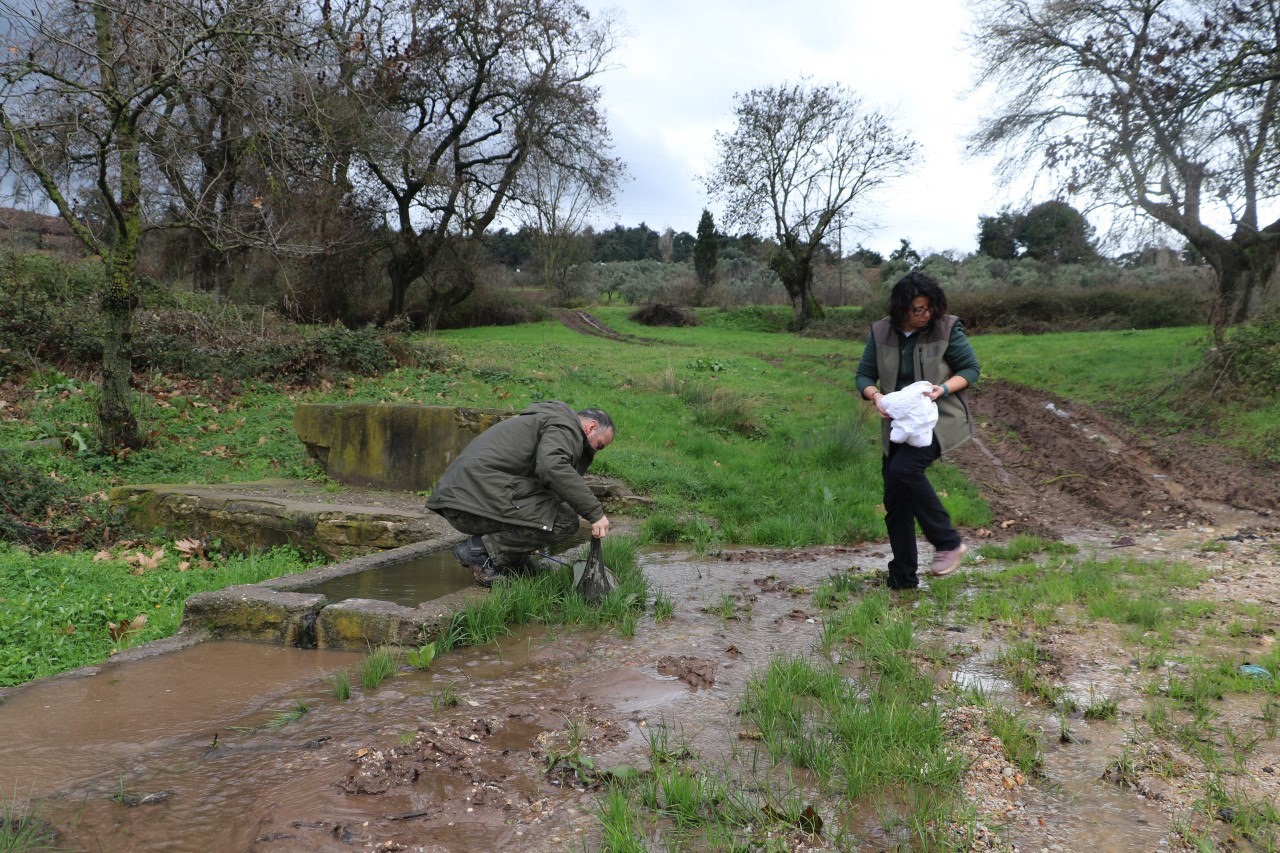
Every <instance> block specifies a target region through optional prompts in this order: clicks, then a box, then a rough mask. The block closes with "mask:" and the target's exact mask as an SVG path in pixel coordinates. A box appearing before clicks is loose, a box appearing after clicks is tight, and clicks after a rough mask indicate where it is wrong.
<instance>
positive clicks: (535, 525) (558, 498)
mask: <svg viewBox="0 0 1280 853" xmlns="http://www.w3.org/2000/svg"><path fill="white" fill-rule="evenodd" d="M611 441H613V420H612V419H611V418H610V417H609V416H608V415H607V414H605V413H604V412H603V411H601V410H600V409H583V410H582V411H580V412H575V411H574V410H573V409H571V408H569V406H568V405H566V404H565V403H561V402H558V401H549V402H542V403H534V404H532V405H531V406H529V407H528V408H527V409H525V410H524V411H523V412H521V413H520V414H519V415H517V416H515V417H512V418H507V419H506V420H504V421H501V422H499V423H497V424H494V425H493V426H492V427H490V428H489V429H487V430H485V431H484V432H482V433H481V434H480V435H478V436H476V437H475V438H474V439H473V440H472V441H471V443H470V444H468V445H467V446H466V448H465V449H464V450H463V451H462V453H461V454H459V455H458V458H457V459H455V460H454V461H453V463H452V464H451V465H450V466H449V468H448V469H447V470H446V471H445V472H444V474H443V475H442V476H441V477H440V481H439V482H438V483H436V486H435V488H434V489H433V490H432V492H431V497H430V499H428V501H427V509H430V510H432V511H433V512H436V513H438V514H439V515H441V516H443V517H444V519H445V521H448V522H449V524H450V525H451V526H452V527H453V528H454V529H455V530H457V531H458V532H459V533H466V534H468V536H469V538H467V539H466V540H465V541H463V542H461V543H459V544H458V545H457V546H455V547H454V549H453V555H454V556H455V557H457V558H458V561H459V562H461V563H462V564H463V565H464V566H467V567H469V568H470V569H471V573H472V574H473V575H474V576H475V579H476V582H477V583H478V584H480V585H481V586H485V587H488V586H492V584H493V582H494V580H495V579H496V578H499V577H501V576H502V575H505V574H515V573H519V572H526V571H532V570H535V569H536V568H537V563H535V562H534V561H533V559H532V558H531V557H530V555H531V554H533V553H534V552H535V551H538V550H540V549H542V548H546V547H547V546H549V545H551V544H552V543H553V542H555V541H556V540H557V539H560V538H563V537H565V536H569V535H571V534H573V533H574V532H576V531H577V529H578V519H579V518H585V519H586V520H587V521H588V522H589V523H590V524H591V535H592V536H594V537H596V538H597V539H600V538H603V537H604V536H605V535H607V534H608V532H609V519H608V517H607V516H606V515H605V514H604V507H603V506H601V505H600V501H599V500H597V499H596V496H595V495H594V494H592V492H591V489H590V488H589V487H588V486H587V483H586V481H585V480H583V478H582V476H583V475H584V474H585V473H587V469H588V468H589V467H591V461H592V459H594V458H595V455H596V453H597V452H599V451H601V450H604V449H605V448H606V447H608V446H609V442H611Z"/></svg>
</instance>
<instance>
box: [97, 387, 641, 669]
mask: <svg viewBox="0 0 1280 853" xmlns="http://www.w3.org/2000/svg"><path fill="white" fill-rule="evenodd" d="M510 414H511V413H510V412H500V411H496V410H491V409H458V408H454V407H443V406H387V405H304V406H299V407H298V409H297V411H296V412H295V414H294V426H295V429H296V430H297V433H298V436H299V439H300V440H301V441H302V442H303V444H304V445H305V446H306V447H307V451H308V454H309V456H310V457H311V458H312V460H313V461H315V462H316V463H318V464H320V465H323V466H324V468H325V471H326V474H327V475H328V476H329V477H330V478H331V479H332V480H333V481H335V482H336V483H337V485H336V487H335V486H334V485H333V484H332V483H331V484H329V485H322V484H318V483H313V482H309V481H296V480H264V481H259V482H252V483H224V484H216V485H215V484H187V485H172V484H160V485H157V484H151V485H133V486H122V487H118V488H115V489H112V490H111V492H110V500H111V502H112V505H113V507H114V508H115V510H116V512H117V513H119V514H120V515H122V516H123V517H124V518H125V519H126V520H127V521H128V523H129V526H130V527H132V528H133V529H135V530H139V531H144V532H157V533H162V534H165V535H168V536H172V537H174V538H179V537H188V536H190V537H197V538H202V539H208V540H214V539H217V540H220V541H221V547H223V548H224V549H230V550H238V551H253V550H262V549H266V548H271V547H274V546H278V545H291V546H293V547H295V548H298V549H299V550H301V551H304V552H308V553H322V554H324V555H326V556H328V557H329V558H331V559H334V560H336V561H338V562H335V563H333V564H331V565H327V566H322V567H319V568H315V569H311V570H309V571H306V572H303V573H300V574H297V575H291V576H289V577H284V578H276V579H272V580H269V581H264V582H262V583H258V584H253V585H245V586H236V587H229V588H227V589H223V590H219V591H216V592H207V593H201V594H199V595H195V596H193V597H191V598H190V599H188V600H187V602H186V608H185V611H184V614H183V620H182V626H183V631H184V633H188V634H201V635H204V636H213V637H218V638H234V639H241V640H256V641H260V642H269V643H281V644H285V645H293V646H302V647H319V648H342V649H357V650H360V649H367V648H369V647H370V646H377V645H383V644H391V645H400V646H416V645H421V644H423V643H426V642H429V641H431V640H433V639H435V638H436V636H438V635H439V632H440V631H441V630H442V629H443V628H444V627H446V626H447V625H448V623H449V621H450V619H451V617H452V614H453V613H454V612H455V611H456V610H457V609H458V608H460V607H462V606H464V605H465V604H466V603H467V602H469V601H471V600H472V599H473V598H474V597H476V596H482V595H484V590H483V589H481V588H479V587H471V588H467V589H462V590H458V591H456V592H449V593H447V594H444V595H441V596H439V597H436V598H433V599H432V600H430V601H425V602H423V603H420V604H418V605H416V606H413V607H409V606H404V605H401V604H396V603H393V602H389V601H380V600H374V599H368V598H348V599H345V600H342V601H330V600H329V599H328V598H327V597H326V596H325V595H323V594H321V593H318V592H314V591H310V590H313V589H314V588H315V587H317V586H319V585H321V584H323V583H324V582H326V581H330V580H333V579H335V578H339V577H344V576H347V575H354V574H357V573H360V572H367V571H370V570H374V569H379V568H390V567H394V566H398V565H400V564H403V563H406V562H409V561H414V560H420V559H423V558H424V557H427V556H429V555H432V554H436V553H438V552H440V551H443V550H444V549H446V548H449V547H450V546H451V545H452V544H453V543H455V542H457V541H459V540H460V539H461V538H462V536H461V534H459V533H457V532H456V531H454V530H453V529H452V528H451V527H449V525H448V524H447V523H445V521H444V520H443V519H442V518H440V517H439V516H437V515H436V514H435V513H433V512H430V511H428V510H427V509H426V506H425V503H426V498H425V497H424V495H425V494H426V493H427V492H428V490H430V488H431V487H432V486H434V485H435V481H436V480H437V479H438V478H439V476H440V474H442V473H443V472H444V469H445V468H446V467H447V466H448V464H449V462H451V461H452V460H453V459H454V458H456V456H457V454H458V453H459V452H461V450H462V449H463V448H464V447H466V445H467V443H468V442H469V441H470V440H471V439H472V438H474V437H475V436H476V435H478V434H479V433H480V432H482V431H483V430H484V429H487V428H488V427H489V426H491V425H492V424H494V423H496V422H497V421H499V420H501V419H502V418H503V417H506V416H508V415H510ZM587 479H588V483H589V484H590V485H591V488H592V490H593V491H594V492H595V493H596V495H597V496H598V497H599V498H600V499H601V501H602V502H604V503H605V505H606V507H607V508H608V511H609V513H610V514H611V515H612V514H613V513H615V512H626V510H627V509H628V508H629V507H631V506H634V505H635V504H637V503H643V502H644V499H643V498H639V497H637V496H635V495H632V494H631V493H630V492H628V491H627V490H626V489H625V488H623V487H622V485H621V484H620V483H617V482H616V481H606V480H604V479H601V478H596V477H588V478H587Z"/></svg>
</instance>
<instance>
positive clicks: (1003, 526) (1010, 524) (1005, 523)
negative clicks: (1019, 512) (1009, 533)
mask: <svg viewBox="0 0 1280 853" xmlns="http://www.w3.org/2000/svg"><path fill="white" fill-rule="evenodd" d="M1017 523H1018V522H1017V521H1016V520H1015V519H1012V518H1006V519H1005V520H1004V521H1002V522H1000V527H1001V529H1002V530H1008V529H1009V528H1010V527H1013V526H1014V525H1015V524H1017Z"/></svg>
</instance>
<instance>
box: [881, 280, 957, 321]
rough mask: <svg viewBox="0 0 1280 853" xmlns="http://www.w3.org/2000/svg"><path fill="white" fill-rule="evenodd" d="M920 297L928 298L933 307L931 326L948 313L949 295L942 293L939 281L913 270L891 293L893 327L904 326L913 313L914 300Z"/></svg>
mask: <svg viewBox="0 0 1280 853" xmlns="http://www.w3.org/2000/svg"><path fill="white" fill-rule="evenodd" d="M919 296H925V297H928V299H929V305H930V306H932V307H933V311H932V312H931V313H930V314H929V326H932V325H933V324H934V322H935V321H936V320H937V319H938V318H939V317H941V316H943V315H944V314H946V313H947V295H946V294H945V293H943V292H942V285H940V284H938V280H937V279H935V278H934V277H933V276H930V275H926V274H925V273H922V272H920V271H919V270H912V271H911V272H909V273H907V274H906V275H904V276H903V277H902V278H900V279H898V281H897V283H896V284H894V286H893V290H892V291H890V292H889V319H890V320H891V321H892V322H893V325H895V326H901V325H902V324H903V322H904V321H905V320H906V319H907V315H908V314H909V313H911V302H912V300H914V299H915V298H916V297H919ZM925 328H928V326H926V327H925Z"/></svg>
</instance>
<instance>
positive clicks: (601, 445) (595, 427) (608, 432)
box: [582, 421, 613, 453]
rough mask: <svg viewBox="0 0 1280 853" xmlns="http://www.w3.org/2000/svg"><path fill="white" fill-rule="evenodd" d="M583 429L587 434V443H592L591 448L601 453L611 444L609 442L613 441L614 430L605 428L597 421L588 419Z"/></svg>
mask: <svg viewBox="0 0 1280 853" xmlns="http://www.w3.org/2000/svg"><path fill="white" fill-rule="evenodd" d="M582 431H583V432H585V433H586V434H587V443H588V444H590V445H591V449H592V450H594V451H595V452H597V453H599V452H600V451H601V450H604V449H605V448H606V447H608V446H609V442H611V441H613V430H612V429H605V428H603V427H601V426H600V424H599V423H598V422H596V421H587V422H586V423H584V424H583V425H582Z"/></svg>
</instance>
